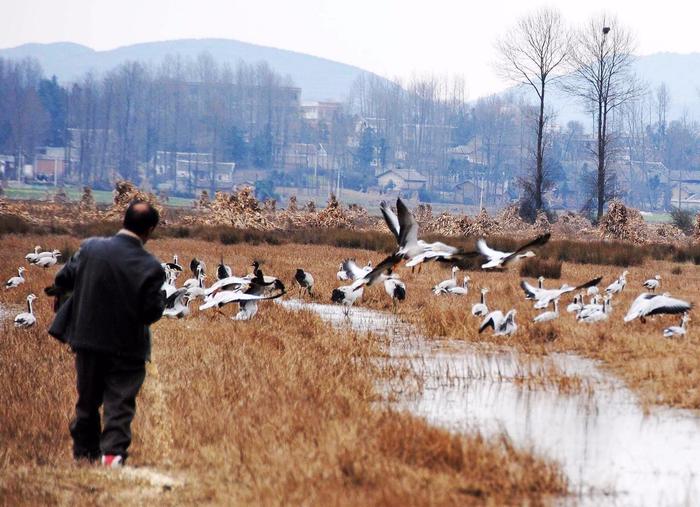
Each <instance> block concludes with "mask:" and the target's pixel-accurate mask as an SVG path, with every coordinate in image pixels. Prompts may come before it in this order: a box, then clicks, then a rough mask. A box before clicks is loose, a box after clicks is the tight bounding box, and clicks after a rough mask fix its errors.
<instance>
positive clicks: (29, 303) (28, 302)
mask: <svg viewBox="0 0 700 507" xmlns="http://www.w3.org/2000/svg"><path fill="white" fill-rule="evenodd" d="M27 311H28V312H29V313H31V314H32V315H34V311H33V310H32V300H31V299H27Z"/></svg>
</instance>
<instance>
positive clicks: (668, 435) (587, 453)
mask: <svg viewBox="0 0 700 507" xmlns="http://www.w3.org/2000/svg"><path fill="white" fill-rule="evenodd" d="M280 304H282V305H283V306H285V307H286V308H289V309H295V310H301V309H306V310H310V311H312V312H315V313H317V314H318V315H319V316H320V317H321V318H322V319H324V320H326V321H328V322H330V323H332V324H333V325H336V326H342V327H348V326H350V327H351V328H352V329H353V330H355V331H358V332H364V331H367V332H373V333H378V334H383V335H386V336H388V337H389V338H390V346H389V351H388V352H389V354H390V357H392V358H393V359H394V360H397V361H403V362H404V364H408V365H410V366H411V369H412V370H413V371H414V372H415V373H416V374H417V375H418V376H419V378H421V379H422V382H423V385H422V387H423V388H422V389H420V390H418V391H417V392H414V390H411V393H410V394H409V395H404V396H399V401H398V402H396V405H397V406H398V407H400V408H404V409H407V410H409V411H411V412H412V413H414V414H416V415H418V416H421V417H425V418H426V419H427V420H428V421H430V422H431V423H432V424H435V425H438V426H442V427H445V428H448V429H450V430H452V431H456V432H473V431H479V432H481V433H482V434H484V435H485V436H498V435H502V434H505V435H507V437H508V438H510V440H511V441H512V442H513V443H514V444H515V445H516V446H518V447H520V448H526V449H532V450H533V451H534V452H535V453H537V454H540V455H543V456H546V457H549V458H551V459H554V460H556V461H558V462H559V463H560V464H561V466H562V468H563V470H564V472H565V474H566V475H567V477H568V479H569V482H570V487H571V489H572V492H573V493H574V494H575V495H576V496H575V497H574V498H572V499H567V500H565V501H564V502H563V503H565V504H568V503H573V504H583V505H649V506H652V505H653V506H656V505H697V504H700V417H698V415H697V413H694V412H692V411H686V410H677V409H662V408H654V409H651V412H650V413H645V412H644V411H643V410H642V409H641V408H640V407H639V405H638V403H637V400H636V397H635V395H634V394H633V393H632V392H631V391H630V390H629V389H627V388H626V387H625V386H624V385H623V384H622V382H620V381H619V380H617V379H615V378H614V377H613V376H611V375H609V374H607V373H605V372H603V371H602V370H600V369H599V368H598V367H597V365H596V362H594V361H591V360H588V359H583V358H580V357H578V356H574V355H564V354H560V355H552V356H549V357H547V358H532V357H529V356H528V357H524V356H521V355H519V354H518V353H516V352H514V351H511V350H507V349H506V350H489V349H482V348H480V347H476V346H474V345H471V344H468V343H465V342H460V341H455V340H451V341H444V340H426V339H423V338H421V337H419V336H417V334H416V333H415V332H414V331H413V330H412V328H411V327H410V326H409V325H407V324H405V323H402V322H400V321H399V320H397V319H396V318H395V317H394V316H393V315H389V314H386V313H383V312H377V311H373V310H367V309H362V308H354V309H353V310H352V311H351V312H350V314H349V318H346V317H345V315H344V314H343V310H342V309H341V308H340V307H338V306H332V305H322V304H315V303H310V304H309V303H302V302H300V301H297V300H289V301H282V302H280ZM552 367H553V368H556V371H557V372H559V373H563V374H564V375H566V376H573V377H578V378H579V379H581V380H582V381H583V382H582V387H581V388H580V389H570V390H562V389H559V388H557V387H556V385H551V384H547V383H546V382H545V383H543V384H537V383H533V382H528V381H527V378H524V377H527V374H528V372H536V371H538V369H540V371H547V370H548V368H552Z"/></svg>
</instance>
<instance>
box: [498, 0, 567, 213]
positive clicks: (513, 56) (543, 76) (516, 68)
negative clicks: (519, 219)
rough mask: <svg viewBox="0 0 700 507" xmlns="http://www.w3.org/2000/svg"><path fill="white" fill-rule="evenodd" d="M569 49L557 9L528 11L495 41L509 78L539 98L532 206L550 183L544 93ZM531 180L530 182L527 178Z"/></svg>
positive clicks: (541, 200)
mask: <svg viewBox="0 0 700 507" xmlns="http://www.w3.org/2000/svg"><path fill="white" fill-rule="evenodd" d="M568 48H569V35H568V31H567V29H566V27H565V25H564V22H563V21H562V18H561V14H560V13H559V11H557V10H554V9H550V8H543V9H539V10H537V11H535V12H533V13H531V14H528V15H526V16H524V17H522V18H520V20H519V21H518V22H517V23H516V25H515V26H514V27H513V28H511V30H510V31H509V32H508V33H507V34H506V35H505V37H503V38H502V39H501V40H500V41H499V42H498V44H497V49H498V52H499V53H500V61H499V67H500V70H501V71H502V72H503V74H504V75H505V76H506V77H507V78H508V79H510V80H512V81H515V82H518V83H522V84H525V85H526V86H528V87H530V88H531V89H532V90H534V92H535V93H536V95H537V98H538V99H539V110H538V111H539V113H538V115H537V122H536V127H535V128H536V137H537V141H536V146H535V168H534V169H535V171H534V174H533V175H532V178H529V179H527V180H526V181H527V184H526V191H527V192H528V193H531V194H532V195H531V196H530V197H531V198H532V199H533V200H534V203H533V204H534V207H535V209H536V210H540V209H542V208H543V207H544V193H545V192H546V191H547V187H548V185H549V183H548V181H547V177H546V170H545V153H544V152H545V145H546V143H545V127H546V123H547V117H546V113H545V93H546V90H547V85H548V84H550V83H551V82H552V81H553V80H554V79H556V78H557V77H558V76H559V74H558V71H559V70H561V68H562V67H563V64H564V62H565V59H566V57H567V52H568ZM530 180H531V181H530Z"/></svg>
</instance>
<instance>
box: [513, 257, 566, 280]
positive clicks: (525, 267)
mask: <svg viewBox="0 0 700 507" xmlns="http://www.w3.org/2000/svg"><path fill="white" fill-rule="evenodd" d="M561 264H562V263H561V261H556V260H548V259H539V258H537V257H535V258H532V259H528V260H526V261H525V262H523V263H522V264H521V266H520V276H523V277H530V278H537V277H539V276H544V277H545V278H551V279H555V280H556V279H559V278H561Z"/></svg>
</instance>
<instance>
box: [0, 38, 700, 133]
mask: <svg viewBox="0 0 700 507" xmlns="http://www.w3.org/2000/svg"><path fill="white" fill-rule="evenodd" d="M202 52H208V53H210V54H211V55H212V57H213V58H214V59H215V60H217V61H219V62H229V63H231V64H234V65H235V64H236V63H238V62H239V61H244V62H247V63H256V62H260V61H266V62H267V63H268V64H269V65H270V66H271V67H272V68H273V69H275V70H276V71H277V72H279V73H280V74H283V75H289V76H291V78H292V79H293V80H294V83H295V84H296V85H297V86H299V87H301V89H302V97H303V99H304V100H325V99H329V100H343V99H345V98H346V96H347V94H348V91H349V90H350V87H351V85H352V83H353V81H354V80H355V79H356V78H357V77H358V76H359V75H362V74H365V75H370V74H371V73H370V72H368V71H366V70H363V69H361V68H359V67H354V66H352V65H347V64H344V63H339V62H335V61H332V60H327V59H325V58H318V57H316V56H311V55H307V54H303V53H296V52H294V51H287V50H284V49H276V48H271V47H265V46H258V45H256V44H249V43H246V42H240V41H236V40H229V39H181V40H173V41H164V42H148V43H143V44H134V45H131V46H124V47H121V48H117V49H112V50H108V51H95V50H93V49H91V48H88V47H86V46H81V45H80V44H74V43H71V42H57V43H52V44H24V45H22V46H18V47H15V48H9V49H0V57H6V58H24V57H27V56H29V57H33V58H36V59H37V60H38V61H39V63H41V66H42V67H43V68H44V71H45V73H46V74H47V75H48V76H51V75H53V74H55V75H56V76H57V77H58V78H59V79H60V80H61V81H72V80H75V79H76V78H78V77H80V76H82V75H83V74H84V73H85V72H87V71H88V70H92V71H95V72H97V73H99V72H103V71H106V70H109V69H111V68H113V67H115V66H116V65H119V64H120V63H123V62H125V61H128V60H139V61H144V62H153V63H158V62H160V61H161V60H162V59H163V58H164V57H165V56H167V55H173V54H180V55H182V56H186V57H192V58H195V57H197V55H199V54H200V53H202ZM635 67H636V71H637V73H638V74H639V75H640V77H641V78H642V79H643V80H644V81H646V82H647V83H648V84H649V85H650V86H651V87H653V88H655V87H657V86H658V85H659V84H660V83H661V82H662V81H663V82H666V84H667V85H668V86H669V89H670V92H671V110H670V114H669V116H668V118H669V119H676V118H679V117H680V116H681V115H682V114H684V113H688V116H689V118H690V119H694V120H700V53H690V54H678V53H656V54H653V55H647V56H640V57H639V58H638V59H637V61H636V62H635ZM511 91H512V89H511ZM552 91H553V93H552V95H551V105H552V106H553V107H554V109H555V110H557V111H558V115H557V122H558V123H560V124H566V122H567V121H568V120H571V119H577V120H579V121H582V122H583V123H584V125H585V126H586V127H588V126H589V125H590V118H589V117H588V116H586V115H585V114H584V113H583V112H582V107H581V104H580V103H579V102H578V101H577V100H576V99H573V98H571V97H569V96H565V95H563V94H562V93H557V92H555V91H554V90H552ZM526 96H528V95H527V94H526Z"/></svg>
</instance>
